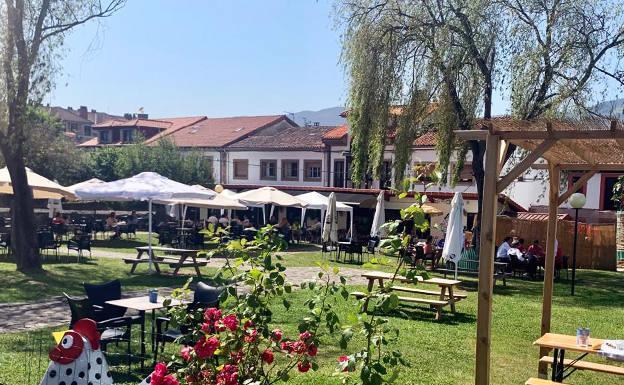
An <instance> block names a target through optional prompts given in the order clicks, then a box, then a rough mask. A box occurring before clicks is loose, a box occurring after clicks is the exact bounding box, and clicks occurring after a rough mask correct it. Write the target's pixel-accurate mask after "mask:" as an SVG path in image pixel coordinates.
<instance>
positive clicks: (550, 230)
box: [539, 164, 560, 377]
mask: <svg viewBox="0 0 624 385" xmlns="http://www.w3.org/2000/svg"><path fill="white" fill-rule="evenodd" d="M548 176H549V191H548V227H547V230H546V263H545V265H544V295H543V302H542V325H541V335H544V334H546V333H548V332H550V319H551V314H552V295H553V281H554V276H555V254H556V253H557V250H556V249H555V242H556V239H557V208H558V207H559V177H560V171H559V168H558V167H557V166H555V165H554V164H550V168H549V169H548ZM548 354H549V349H546V348H541V349H540V357H543V356H545V355H548ZM547 372H548V367H547V366H546V365H545V364H542V363H540V365H539V374H540V376H541V377H545V376H546V374H547Z"/></svg>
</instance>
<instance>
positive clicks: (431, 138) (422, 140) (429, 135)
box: [414, 131, 437, 147]
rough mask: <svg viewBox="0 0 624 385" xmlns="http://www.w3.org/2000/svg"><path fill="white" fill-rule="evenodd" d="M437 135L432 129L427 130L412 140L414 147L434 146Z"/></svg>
mask: <svg viewBox="0 0 624 385" xmlns="http://www.w3.org/2000/svg"><path fill="white" fill-rule="evenodd" d="M436 140H437V135H436V133H435V132H434V131H429V132H426V133H424V134H422V135H421V136H419V137H418V138H416V140H414V146H416V147H434V146H435V145H436Z"/></svg>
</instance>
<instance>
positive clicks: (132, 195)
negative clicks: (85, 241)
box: [76, 172, 216, 272]
mask: <svg viewBox="0 0 624 385" xmlns="http://www.w3.org/2000/svg"><path fill="white" fill-rule="evenodd" d="M76 195H78V196H79V197H80V199H84V200H100V201H148V211H149V216H148V228H149V232H148V249H149V253H148V254H149V271H150V272H151V271H152V202H153V201H157V202H158V201H166V200H172V199H212V198H213V197H214V196H215V195H216V193H215V192H213V191H211V190H202V189H199V188H197V187H193V186H189V185H186V184H184V183H180V182H176V181H174V180H171V179H169V178H166V177H164V176H162V175H160V174H157V173H155V172H142V173H140V174H137V175H135V176H133V177H130V178H125V179H120V180H116V181H113V182H106V183H100V184H91V185H86V186H82V187H80V188H78V189H76Z"/></svg>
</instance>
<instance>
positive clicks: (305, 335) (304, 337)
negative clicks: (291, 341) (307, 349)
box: [299, 331, 312, 341]
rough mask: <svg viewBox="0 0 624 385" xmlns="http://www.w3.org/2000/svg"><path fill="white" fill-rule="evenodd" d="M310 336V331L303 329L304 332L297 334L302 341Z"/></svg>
mask: <svg viewBox="0 0 624 385" xmlns="http://www.w3.org/2000/svg"><path fill="white" fill-rule="evenodd" d="M310 338H312V334H311V333H310V332H308V331H305V332H303V333H301V334H299V339H300V340H302V341H307V340H309V339H310Z"/></svg>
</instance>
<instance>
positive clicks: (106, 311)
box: [82, 279, 142, 324]
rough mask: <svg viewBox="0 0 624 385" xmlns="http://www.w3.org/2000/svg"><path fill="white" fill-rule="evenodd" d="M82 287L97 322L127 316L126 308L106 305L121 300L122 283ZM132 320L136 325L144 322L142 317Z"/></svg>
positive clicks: (116, 281)
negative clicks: (108, 302)
mask: <svg viewBox="0 0 624 385" xmlns="http://www.w3.org/2000/svg"><path fill="white" fill-rule="evenodd" d="M82 286H83V287H84V290H85V293H86V294H87V298H88V299H89V301H90V302H91V304H92V305H93V309H94V310H93V312H94V315H95V318H94V320H95V321H102V320H107V319H111V318H118V317H123V316H125V314H126V308H123V307H119V306H114V305H109V304H107V303H106V302H107V301H114V300H118V299H121V281H119V280H118V279H115V280H113V281H109V282H106V283H102V284H91V283H86V282H83V284H82ZM130 318H132V319H133V323H135V324H136V323H141V322H142V318H141V317H140V316H133V317H130Z"/></svg>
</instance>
